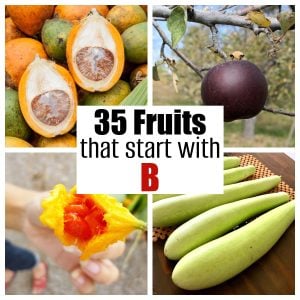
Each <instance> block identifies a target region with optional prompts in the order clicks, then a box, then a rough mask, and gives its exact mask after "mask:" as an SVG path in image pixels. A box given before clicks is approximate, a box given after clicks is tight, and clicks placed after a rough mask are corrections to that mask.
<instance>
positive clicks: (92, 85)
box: [67, 9, 124, 92]
mask: <svg viewBox="0 0 300 300" xmlns="http://www.w3.org/2000/svg"><path fill="white" fill-rule="evenodd" d="M67 61H68V67H69V70H70V72H71V73H72V75H73V78H74V80H75V81H76V83H77V84H78V85H79V86H80V87H82V88H83V89H85V90H87V91H91V92H94V91H100V92H102V91H107V90H109V89H110V88H111V87H113V86H114V85H115V84H116V82H117V81H118V80H119V78H120V77H121V74H122V71H123V68H124V46H123V41H122V38H121V36H120V33H119V32H118V30H117V29H116V28H115V27H114V26H113V25H112V24H111V23H109V22H108V21H107V20H106V19H105V18H104V17H102V16H100V15H99V14H98V12H97V11H96V10H95V9H93V10H92V11H91V13H90V14H89V15H88V16H87V17H86V18H85V19H83V20H82V21H81V22H80V23H79V24H77V25H75V26H74V27H73V29H72V30H71V32H70V34H69V37H68V41H67Z"/></svg>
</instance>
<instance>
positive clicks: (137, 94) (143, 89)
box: [120, 77, 148, 105]
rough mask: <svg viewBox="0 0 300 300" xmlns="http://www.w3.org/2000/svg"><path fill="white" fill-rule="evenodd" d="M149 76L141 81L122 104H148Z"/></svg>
mask: <svg viewBox="0 0 300 300" xmlns="http://www.w3.org/2000/svg"><path fill="white" fill-rule="evenodd" d="M147 86H148V78H147V77H146V78H145V79H144V80H143V81H142V82H140V83H139V84H138V85H137V86H136V87H135V88H134V89H133V91H132V92H131V93H130V94H129V95H128V96H127V97H126V98H125V99H124V100H123V101H122V102H121V103H120V105H146V104H147V99H148V94H147Z"/></svg>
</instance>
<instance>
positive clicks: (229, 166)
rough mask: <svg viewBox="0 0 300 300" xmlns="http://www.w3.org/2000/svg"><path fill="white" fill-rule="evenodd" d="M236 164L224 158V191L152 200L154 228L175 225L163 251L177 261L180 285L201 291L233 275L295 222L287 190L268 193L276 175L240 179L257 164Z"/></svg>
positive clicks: (235, 160)
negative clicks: (243, 165) (242, 165)
mask: <svg viewBox="0 0 300 300" xmlns="http://www.w3.org/2000/svg"><path fill="white" fill-rule="evenodd" d="M239 164H240V158H239V157H225V158H224V182H227V184H228V183H229V184H228V185H225V186H224V193H223V194H216V195H204V194H199V195H177V196H171V195H168V196H169V197H168V198H164V199H161V198H160V197H159V198H158V199H155V200H157V201H155V202H154V203H153V226H155V227H168V226H174V225H176V226H177V225H179V227H177V228H176V229H175V231H173V232H172V233H171V235H170V236H169V238H168V239H167V241H166V243H165V248H164V253H165V255H166V256H167V258H169V259H171V260H178V263H177V264H176V266H175V268H174V270H173V273H172V280H173V282H174V283H175V284H176V285H177V286H179V287H180V288H182V289H186V290H200V289H205V288H209V287H213V286H216V285H218V284H221V283H223V282H225V281H226V280H228V279H230V278H232V277H234V276H236V275H237V274H239V273H240V272H242V271H243V270H245V269H246V268H248V267H249V266H250V265H252V264H253V263H254V262H255V261H257V260H258V259H259V258H260V257H262V256H263V255H264V254H265V253H267V252H268V251H269V250H270V249H271V248H272V247H273V245H274V244H275V243H276V242H277V241H278V240H279V238H280V237H281V236H282V235H283V234H284V232H285V231H286V230H287V228H288V227H289V226H290V224H291V223H292V222H293V221H294V218H295V201H289V200H290V197H289V194H287V193H285V192H277V193H267V192H268V191H270V190H272V189H273V188H275V187H276V186H277V185H278V184H279V183H280V181H281V178H280V176H277V175H273V176H269V177H264V178H259V179H252V180H247V181H243V182H240V181H241V180H243V179H245V178H246V177H248V176H251V175H252V174H254V173H255V167H254V166H246V167H239ZM264 193H267V194H264ZM257 216H258V217H257ZM253 217H256V218H255V219H254V220H253V221H251V222H249V223H247V224H246V225H243V224H244V223H245V222H246V221H248V220H250V219H252V218H253ZM240 225H243V226H240ZM238 226H239V227H238ZM237 227H238V229H235V228H237ZM233 229H235V230H233Z"/></svg>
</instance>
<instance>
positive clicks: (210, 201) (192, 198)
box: [153, 175, 280, 227]
mask: <svg viewBox="0 0 300 300" xmlns="http://www.w3.org/2000/svg"><path fill="white" fill-rule="evenodd" d="M279 182H280V176H277V175H273V176H269V177H264V178H260V179H255V180H248V181H244V182H239V183H234V184H230V185H227V186H225V187H224V193H223V194H196V195H189V194H187V195H181V196H176V197H171V198H168V199H165V200H162V201H157V202H154V203H153V226H158V227H159V226H161V227H166V226H172V225H178V224H182V223H183V222H185V221H187V220H189V219H191V218H193V217H195V216H197V215H199V214H200V213H202V212H204V211H206V210H209V209H211V208H213V207H216V206H219V205H222V204H225V203H229V202H234V201H237V200H241V199H245V198H249V197H253V196H256V195H259V194H262V193H264V192H267V191H269V190H271V189H272V188H274V187H275V186H277V185H278V184H279Z"/></svg>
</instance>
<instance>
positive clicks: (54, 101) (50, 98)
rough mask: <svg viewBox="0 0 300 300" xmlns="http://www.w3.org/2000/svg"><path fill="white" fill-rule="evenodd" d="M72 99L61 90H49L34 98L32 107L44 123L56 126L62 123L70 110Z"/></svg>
mask: <svg viewBox="0 0 300 300" xmlns="http://www.w3.org/2000/svg"><path fill="white" fill-rule="evenodd" d="M70 103H71V100H70V97H69V95H68V94H67V93H65V92H64V91H61V90H53V91H48V92H45V93H43V94H40V95H38V96H36V97H34V98H33V100H32V102H31V109H32V111H33V113H34V115H35V116H36V118H37V119H39V120H40V121H41V122H42V123H44V124H46V125H49V126H56V125H58V124H59V123H61V122H62V121H63V120H64V119H65V118H66V117H67V115H68V113H69V111H70V105H71V104H70Z"/></svg>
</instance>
